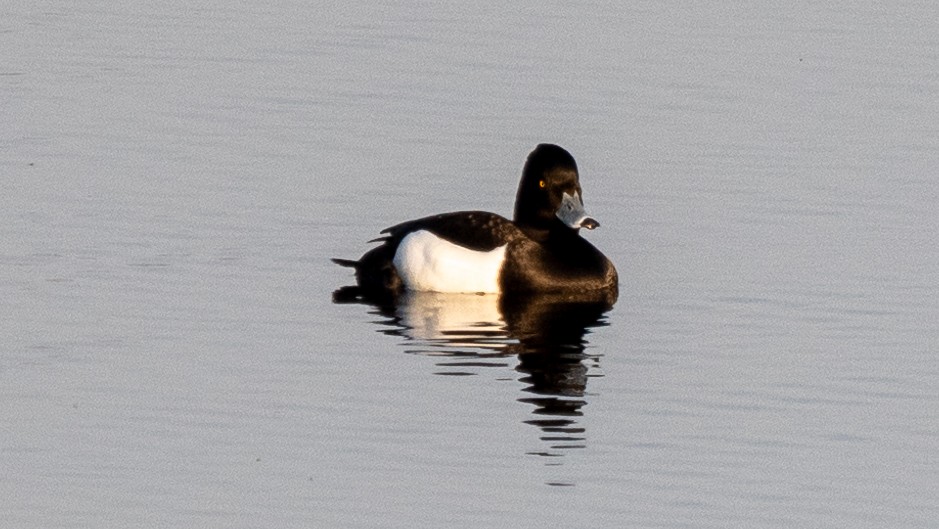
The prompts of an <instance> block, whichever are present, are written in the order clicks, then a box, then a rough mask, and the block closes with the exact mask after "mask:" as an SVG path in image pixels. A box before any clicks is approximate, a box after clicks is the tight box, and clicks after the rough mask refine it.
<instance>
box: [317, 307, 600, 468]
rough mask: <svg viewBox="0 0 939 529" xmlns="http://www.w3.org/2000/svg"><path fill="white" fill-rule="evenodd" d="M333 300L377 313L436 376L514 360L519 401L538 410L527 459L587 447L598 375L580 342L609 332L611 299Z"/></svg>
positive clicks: (595, 358) (386, 330)
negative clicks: (536, 443)
mask: <svg viewBox="0 0 939 529" xmlns="http://www.w3.org/2000/svg"><path fill="white" fill-rule="evenodd" d="M334 299H335V300H336V302H337V303H342V302H367V303H370V304H372V305H374V306H376V307H377V308H378V310H379V312H380V313H381V314H383V315H385V316H387V317H388V320H386V321H385V322H382V323H383V324H385V325H387V328H383V329H381V332H384V333H387V334H391V335H395V336H399V337H401V338H402V339H403V340H404V341H405V347H406V350H407V352H409V353H415V354H421V355H427V356H433V357H438V359H437V362H436V365H437V366H438V367H439V368H441V369H440V370H439V371H437V374H440V375H451V376H459V375H475V374H478V373H480V372H482V370H484V369H491V368H497V369H501V370H505V369H511V368H512V364H515V362H516V360H515V359H517V364H516V365H515V370H516V371H517V372H519V373H521V375H522V376H521V377H520V378H519V380H520V381H521V382H523V383H524V384H526V387H525V388H524V389H523V392H524V394H523V395H522V396H521V397H519V399H518V400H519V401H520V402H525V403H528V404H531V405H533V406H534V407H535V408H534V410H533V415H534V416H533V417H532V418H530V419H527V420H525V422H526V423H528V424H531V425H534V426H537V427H538V428H540V429H541V432H542V435H541V439H542V440H543V441H544V447H543V448H542V449H540V450H538V451H533V452H531V453H532V454H537V455H542V456H546V457H555V456H559V455H561V454H562V453H563V451H564V450H567V449H571V448H581V447H584V446H586V432H585V431H584V428H583V427H582V426H580V425H579V424H578V417H581V416H582V414H583V411H582V408H583V407H584V406H585V405H586V404H587V379H588V378H590V377H591V376H600V375H599V374H598V373H597V370H598V368H599V355H591V354H588V353H587V352H586V348H587V345H588V343H587V340H586V338H585V336H586V334H587V330H588V329H589V328H591V327H598V326H603V325H606V322H605V318H604V316H603V315H604V313H605V312H607V311H608V310H609V309H610V308H611V307H612V306H613V303H614V302H615V301H616V294H615V293H608V292H607V293H598V294H594V295H579V296H570V295H564V296H552V295H525V296H511V297H510V296H501V297H499V296H493V295H485V296H482V295H468V294H437V293H430V292H413V293H407V294H405V295H402V296H399V297H397V298H396V299H386V300H377V301H376V300H363V299H362V298H360V297H358V296H355V295H354V294H353V293H352V292H350V291H348V290H344V289H340V290H338V291H336V293H335V294H334ZM591 368H592V369H591ZM504 376H505V375H503V374H497V378H504ZM511 378H516V377H514V376H513V377H511Z"/></svg>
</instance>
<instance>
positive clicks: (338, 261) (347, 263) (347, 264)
mask: <svg viewBox="0 0 939 529" xmlns="http://www.w3.org/2000/svg"><path fill="white" fill-rule="evenodd" d="M330 261H332V262H334V263H336V264H337V265H339V266H345V267H346V268H355V269H358V267H359V262H358V261H353V260H351V259H338V258H336V257H333V258H332V259H330Z"/></svg>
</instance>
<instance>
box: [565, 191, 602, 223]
mask: <svg viewBox="0 0 939 529" xmlns="http://www.w3.org/2000/svg"><path fill="white" fill-rule="evenodd" d="M555 215H556V216H557V218H559V219H561V222H563V223H564V224H566V225H567V226H568V227H569V228H572V229H575V230H576V229H579V228H587V229H588V230H592V229H594V228H598V227H599V226H600V223H599V222H597V221H596V220H594V219H592V218H590V217H588V216H587V212H586V211H585V210H584V201H583V200H581V199H580V193H577V192H575V193H574V194H573V195H570V194H568V193H564V194H563V195H561V207H560V208H558V210H557V212H556V213H555Z"/></svg>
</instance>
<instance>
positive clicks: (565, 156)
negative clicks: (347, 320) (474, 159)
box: [332, 143, 619, 299]
mask: <svg viewBox="0 0 939 529" xmlns="http://www.w3.org/2000/svg"><path fill="white" fill-rule="evenodd" d="M599 226H600V223H599V222H597V221H596V220H595V219H594V218H593V217H591V216H589V215H587V213H586V210H585V208H584V202H583V191H582V188H581V185H580V174H579V172H578V170H577V163H576V162H575V160H574V157H573V156H572V155H571V154H570V153H569V152H568V151H567V150H565V149H564V148H562V147H560V146H558V145H554V144H548V143H543V144H540V145H538V146H536V147H535V149H534V150H533V151H531V153H530V154H529V155H528V158H527V159H526V161H525V164H524V167H523V169H522V176H521V180H520V181H519V184H518V192H517V193H516V197H515V210H514V214H513V217H512V220H509V219H507V218H505V217H503V216H501V215H498V214H495V213H490V212H486V211H457V212H452V213H442V214H438V215H432V216H428V217H423V218H419V219H415V220H409V221H406V222H402V223H400V224H397V225H395V226H391V227H389V228H385V229H384V230H382V231H381V232H380V233H381V234H382V236H381V237H379V238H377V239H373V240H372V241H369V242H370V243H376V242H377V243H379V245H378V246H376V247H374V248H372V249H371V250H369V251H367V252H366V253H365V254H364V255H362V257H361V258H360V259H359V260H357V261H353V260H349V259H332V261H333V262H334V263H336V264H338V265H341V266H345V267H349V268H353V269H354V270H355V277H356V281H357V286H356V287H354V288H355V290H354V292H355V294H354V295H355V296H358V297H377V296H380V297H385V298H387V297H389V296H390V297H392V298H393V297H395V296H398V295H400V294H402V293H405V292H409V291H413V292H442V293H465V294H503V295H505V294H513V293H514V294H549V295H561V296H575V297H576V296H583V295H586V296H591V295H594V294H603V295H605V296H607V297H609V295H612V296H613V298H614V299H615V297H616V295H617V292H618V288H619V276H618V274H617V271H616V267H615V266H613V263H612V262H611V261H610V260H609V259H608V258H607V257H606V256H605V255H603V253H602V252H600V251H599V250H598V249H597V248H596V247H594V246H593V245H592V244H590V242H588V241H587V240H586V239H584V238H583V237H582V236H581V234H580V230H581V229H586V230H593V229H596V228H597V227H599ZM347 293H348V292H347Z"/></svg>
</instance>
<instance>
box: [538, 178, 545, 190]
mask: <svg viewBox="0 0 939 529" xmlns="http://www.w3.org/2000/svg"><path fill="white" fill-rule="evenodd" d="M538 187H540V188H541V189H544V180H538Z"/></svg>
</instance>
